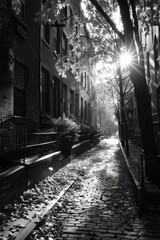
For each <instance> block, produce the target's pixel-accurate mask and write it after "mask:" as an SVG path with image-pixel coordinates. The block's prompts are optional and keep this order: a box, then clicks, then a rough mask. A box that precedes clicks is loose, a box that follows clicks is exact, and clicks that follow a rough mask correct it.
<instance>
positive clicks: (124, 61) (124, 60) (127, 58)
mask: <svg viewBox="0 0 160 240" xmlns="http://www.w3.org/2000/svg"><path fill="white" fill-rule="evenodd" d="M131 62H132V56H131V54H129V53H127V52H126V53H123V54H122V55H121V56H120V64H121V65H122V66H123V67H126V66H128V65H130V64H131Z"/></svg>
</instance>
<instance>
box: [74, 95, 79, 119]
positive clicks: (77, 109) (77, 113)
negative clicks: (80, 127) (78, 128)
mask: <svg viewBox="0 0 160 240" xmlns="http://www.w3.org/2000/svg"><path fill="white" fill-rule="evenodd" d="M75 117H76V118H77V119H78V117H79V96H78V94H76V98H75Z"/></svg>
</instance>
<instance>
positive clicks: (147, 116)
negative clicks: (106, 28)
mask: <svg viewBox="0 0 160 240" xmlns="http://www.w3.org/2000/svg"><path fill="white" fill-rule="evenodd" d="M117 1H118V4H119V7H120V12H121V17H122V22H123V26H124V35H125V46H126V49H127V50H128V52H129V53H130V54H131V55H132V59H133V60H132V64H131V65H130V76H131V81H132V83H133V85H134V90H135V97H136V101H137V111H138V119H139V124H140V129H141V139H142V145H143V149H144V153H145V156H146V175H147V178H148V180H154V179H155V176H156V172H155V169H156V168H155V165H156V164H155V162H156V156H157V151H156V144H155V139H154V134H153V124H152V110H151V98H150V94H149V90H148V85H147V82H146V78H145V69H144V57H143V53H142V46H141V45H140V42H138V43H137V46H138V47H139V51H138V53H137V48H136V43H135V39H137V38H135V34H134V29H133V24H132V21H131V18H130V11H129V6H128V1H127V0H117ZM138 40H139V38H138ZM138 55H139V56H138Z"/></svg>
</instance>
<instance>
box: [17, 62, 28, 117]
mask: <svg viewBox="0 0 160 240" xmlns="http://www.w3.org/2000/svg"><path fill="white" fill-rule="evenodd" d="M26 79H27V68H26V67H25V66H24V65H23V64H22V63H21V62H19V61H17V60H15V68H14V115H15V116H25V83H26Z"/></svg>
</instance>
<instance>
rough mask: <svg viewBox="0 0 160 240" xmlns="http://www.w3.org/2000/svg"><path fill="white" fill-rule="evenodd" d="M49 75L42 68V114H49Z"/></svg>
mask: <svg viewBox="0 0 160 240" xmlns="http://www.w3.org/2000/svg"><path fill="white" fill-rule="evenodd" d="M49 80H50V74H49V72H48V71H47V70H46V69H45V68H44V67H42V113H47V114H50V110H49V109H50V108H49V107H50V106H49V96H50V92H49V90H50V86H49V85H50V84H49V83H50V81H49Z"/></svg>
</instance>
